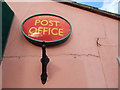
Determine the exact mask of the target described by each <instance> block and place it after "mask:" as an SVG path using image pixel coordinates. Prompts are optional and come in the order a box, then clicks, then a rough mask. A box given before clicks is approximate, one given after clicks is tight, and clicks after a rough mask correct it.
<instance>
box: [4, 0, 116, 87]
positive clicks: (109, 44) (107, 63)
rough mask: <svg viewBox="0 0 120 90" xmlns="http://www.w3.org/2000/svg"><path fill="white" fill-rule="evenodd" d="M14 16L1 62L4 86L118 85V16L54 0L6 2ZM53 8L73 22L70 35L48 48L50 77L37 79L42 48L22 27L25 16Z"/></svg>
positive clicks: (38, 77) (54, 11)
mask: <svg viewBox="0 0 120 90" xmlns="http://www.w3.org/2000/svg"><path fill="white" fill-rule="evenodd" d="M8 4H9V6H10V7H11V8H12V10H13V11H14V12H15V17H14V20H13V24H12V27H11V32H10V35H9V38H8V43H7V47H6V49H5V54H4V58H3V63H2V65H3V66H2V70H3V71H2V75H3V79H2V87H3V88H117V87H118V63H117V60H116V58H117V57H118V53H117V52H118V51H117V50H118V21H117V20H114V19H111V18H107V17H104V16H101V15H97V14H94V13H91V12H88V11H85V10H82V9H78V8H75V7H71V6H67V5H64V4H61V3H57V2H54V1H53V2H27V3H25V2H8ZM39 13H53V14H57V15H60V16H63V17H64V18H66V19H67V20H68V21H70V23H71V24H72V27H73V28H72V29H73V32H72V36H71V37H70V38H69V40H68V41H67V42H65V43H64V44H61V45H59V46H55V47H51V48H47V54H48V56H49V57H50V59H51V61H50V63H49V65H48V75H49V76H48V81H47V83H46V84H45V85H42V84H41V81H40V74H41V62H40V58H41V48H40V47H38V46H35V45H33V44H31V43H29V42H28V41H27V40H26V39H25V38H24V36H23V35H22V34H21V32H20V29H19V27H20V25H21V23H22V21H23V20H24V19H26V18H27V17H29V16H31V15H34V14H39Z"/></svg>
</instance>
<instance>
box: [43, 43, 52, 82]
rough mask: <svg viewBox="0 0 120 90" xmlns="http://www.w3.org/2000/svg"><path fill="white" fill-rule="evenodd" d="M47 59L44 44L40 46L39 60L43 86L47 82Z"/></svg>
mask: <svg viewBox="0 0 120 90" xmlns="http://www.w3.org/2000/svg"><path fill="white" fill-rule="evenodd" d="M49 61H50V60H49V58H48V56H47V55H46V46H45V44H43V45H42V58H41V63H42V74H41V81H42V84H45V83H46V81H47V76H48V75H47V64H48V63H49Z"/></svg>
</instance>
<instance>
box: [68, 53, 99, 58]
mask: <svg viewBox="0 0 120 90" xmlns="http://www.w3.org/2000/svg"><path fill="white" fill-rule="evenodd" d="M66 55H72V56H87V57H88V56H92V57H97V58H100V56H98V55H93V54H66Z"/></svg>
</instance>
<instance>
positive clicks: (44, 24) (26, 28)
mask: <svg viewBox="0 0 120 90" xmlns="http://www.w3.org/2000/svg"><path fill="white" fill-rule="evenodd" d="M21 30H22V33H23V34H24V36H25V37H27V38H28V39H30V40H32V41H35V42H38V43H41V42H45V43H54V44H55V43H57V42H60V41H64V40H66V39H67V38H68V37H69V36H70V34H71V25H70V23H69V22H68V21H67V20H66V19H64V18H63V17H61V16H58V15H53V14H37V15H34V16H31V17H29V18H27V19H26V20H25V21H24V22H23V23H22V26H21Z"/></svg>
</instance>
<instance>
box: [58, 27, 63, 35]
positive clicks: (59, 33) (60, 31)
mask: <svg viewBox="0 0 120 90" xmlns="http://www.w3.org/2000/svg"><path fill="white" fill-rule="evenodd" d="M58 35H59V36H63V29H61V28H60V29H59V32H58Z"/></svg>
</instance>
